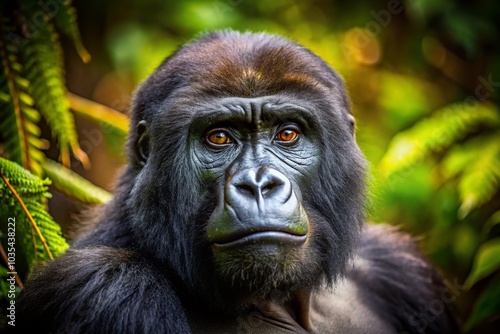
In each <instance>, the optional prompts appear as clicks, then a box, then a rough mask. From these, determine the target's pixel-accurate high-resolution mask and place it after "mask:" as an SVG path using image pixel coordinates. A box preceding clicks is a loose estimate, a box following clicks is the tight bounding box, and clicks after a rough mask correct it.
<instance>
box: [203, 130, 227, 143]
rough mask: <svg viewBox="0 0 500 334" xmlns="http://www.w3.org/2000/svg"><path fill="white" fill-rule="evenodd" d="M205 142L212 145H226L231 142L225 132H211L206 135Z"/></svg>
mask: <svg viewBox="0 0 500 334" xmlns="http://www.w3.org/2000/svg"><path fill="white" fill-rule="evenodd" d="M207 141H208V142H209V143H210V144H213V145H227V144H230V143H232V142H233V140H232V139H231V137H230V136H229V135H228V134H227V132H225V131H222V130H213V131H211V132H209V133H208V135H207Z"/></svg>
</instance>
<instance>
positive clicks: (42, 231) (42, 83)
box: [0, 0, 126, 299]
mask: <svg viewBox="0 0 500 334" xmlns="http://www.w3.org/2000/svg"><path fill="white" fill-rule="evenodd" d="M56 28H57V29H56ZM58 31H62V32H63V33H65V34H67V35H68V37H69V38H70V39H71V40H72V41H73V42H74V44H75V47H76V49H77V51H78V53H79V54H80V56H81V58H82V59H83V60H84V61H88V60H89V59H90V56H89V54H88V53H87V51H86V50H85V48H84V47H83V45H82V43H81V40H80V35H79V31H78V29H77V24H76V15H75V11H74V9H73V8H72V7H71V6H70V1H65V2H60V1H52V2H43V1H36V0H21V1H2V2H0V60H1V64H2V65H1V67H0V110H1V113H0V154H1V156H2V157H0V172H1V173H0V176H1V180H0V204H1V205H0V219H1V221H2V224H0V234H2V235H3V236H4V238H2V245H0V248H5V245H6V241H7V238H5V236H6V235H7V234H8V232H11V231H10V230H8V227H9V226H8V224H7V222H11V221H13V220H15V223H16V224H15V245H14V244H12V245H11V243H12V242H11V241H10V240H9V241H8V244H7V246H9V249H10V248H11V247H12V246H15V255H16V268H15V269H16V270H17V272H18V274H19V275H18V277H16V282H17V284H18V285H19V286H21V285H22V282H21V278H20V277H23V278H24V277H26V275H27V273H28V271H29V268H30V267H31V266H32V265H33V264H34V263H36V262H38V261H43V260H47V259H52V258H54V257H57V256H59V255H61V254H62V253H63V252H64V251H65V250H66V248H67V247H68V244H67V243H66V240H65V239H64V237H63V236H62V232H61V227H60V226H59V225H58V224H57V223H56V222H55V221H54V220H53V219H52V217H51V215H50V214H49V213H48V211H47V198H49V197H50V193H49V192H48V185H49V184H53V185H54V187H55V188H56V189H58V190H60V191H61V192H62V193H63V194H67V195H68V196H71V197H74V198H76V199H78V200H80V201H82V202H85V203H104V202H106V201H108V200H109V198H110V194H109V193H108V192H106V191H104V190H103V189H100V188H98V187H96V186H94V185H92V184H91V183H90V182H88V181H86V180H85V179H83V178H82V177H80V176H79V175H77V174H76V173H74V172H72V171H71V170H70V169H69V165H70V154H71V153H73V155H74V156H75V157H76V158H77V159H78V160H80V161H81V162H82V164H83V165H84V166H88V158H87V155H86V154H85V152H83V150H82V149H81V148H80V146H79V144H78V138H77V132H76V127H75V122H74V118H73V115H72V114H71V111H70V103H69V99H68V92H67V89H66V86H65V80H64V70H63V57H62V49H61V45H60V43H59V34H58ZM88 112H89V113H91V111H88ZM42 118H43V120H44V121H45V122H46V123H47V124H48V126H49V128H50V134H51V138H42V133H41V130H40V122H41V121H42ZM115 118H116V117H115ZM123 123H124V122H123V120H121V124H122V127H124V125H123ZM125 127H126V123H125ZM50 141H52V142H55V143H57V145H58V148H59V159H60V161H61V162H62V165H61V164H59V163H57V162H55V161H52V160H50V159H47V158H46V157H45V153H44V152H43V150H44V149H46V148H48V144H49V142H50ZM3 157H6V158H7V159H8V160H6V159H4V158H3ZM51 180H52V181H53V182H51ZM11 233H12V232H11ZM18 263H19V266H18ZM3 265H4V266H6V265H7V264H6V263H3ZM0 269H1V270H0V274H1V273H2V272H5V269H6V267H1V268H0ZM9 269H10V268H9ZM2 292H3V298H4V299H6V290H5V289H2Z"/></svg>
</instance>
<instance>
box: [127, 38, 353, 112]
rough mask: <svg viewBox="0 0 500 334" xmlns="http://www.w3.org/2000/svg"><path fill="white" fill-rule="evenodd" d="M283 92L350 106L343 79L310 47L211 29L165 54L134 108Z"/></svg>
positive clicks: (152, 108)
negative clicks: (169, 101)
mask: <svg viewBox="0 0 500 334" xmlns="http://www.w3.org/2000/svg"><path fill="white" fill-rule="evenodd" d="M146 87H147V88H146ZM283 92H287V93H288V94H290V95H294V96H296V97H297V98H300V99H303V100H316V101H335V104H337V105H339V107H340V108H339V109H343V110H348V103H347V97H346V94H345V92H344V89H343V83H342V79H341V78H340V77H339V75H338V74H337V73H335V72H334V71H333V70H332V69H331V68H330V67H329V66H328V65H327V64H326V63H325V62H324V61H323V60H321V59H320V58H319V57H317V56H316V55H314V54H313V53H312V52H310V51H309V50H308V49H306V48H304V47H302V46H300V45H298V44H296V43H294V42H292V41H289V40H287V39H284V38H282V37H278V36H273V35H268V34H253V33H239V32H234V31H222V32H213V33H209V34H205V35H202V36H201V37H199V38H198V39H195V40H194V41H192V42H190V43H188V44H186V45H184V46H183V47H182V48H181V49H179V50H178V51H177V52H176V53H175V54H173V55H172V56H170V57H168V58H167V59H166V60H165V61H164V62H163V63H162V64H161V65H160V67H159V68H158V69H157V71H156V72H155V73H154V74H153V75H151V76H150V77H149V78H148V79H147V80H146V81H145V82H144V83H143V84H142V85H141V87H140V88H139V89H138V90H137V92H136V96H135V101H134V103H135V106H136V108H134V109H135V111H136V112H137V113H139V114H141V115H140V116H139V117H138V118H139V119H145V118H148V117H147V115H143V114H148V112H153V113H154V111H157V110H160V109H162V108H160V105H158V103H157V101H162V102H165V100H166V99H167V98H169V97H172V96H173V95H176V96H187V97H194V96H196V99H198V100H200V99H203V98H204V97H214V96H217V97H234V96H238V97H258V96H266V95H274V94H277V93H283ZM151 101H155V102H151ZM191 102H192V103H194V102H195V101H193V99H192V100H191ZM141 116H142V117H141ZM144 116H145V117H144Z"/></svg>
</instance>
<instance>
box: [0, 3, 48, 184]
mask: <svg viewBox="0 0 500 334" xmlns="http://www.w3.org/2000/svg"><path fill="white" fill-rule="evenodd" d="M0 15H1V16H0V58H1V61H2V68H1V73H0V109H1V110H2V113H1V114H0V132H1V133H2V139H3V142H4V148H5V151H6V153H7V155H8V157H9V159H11V160H12V161H15V162H17V163H19V164H20V165H22V166H23V167H25V168H26V169H28V170H29V171H31V172H33V173H34V174H36V175H40V174H41V170H42V169H41V161H42V160H43V157H44V155H43V153H42V152H41V151H40V150H41V149H42V148H43V147H44V144H43V141H42V140H41V139H39V135H40V129H39V128H38V125H37V123H38V121H39V120H40V114H39V112H38V111H37V110H35V109H33V104H34V103H33V99H32V97H31V96H30V94H29V91H28V90H29V82H28V81H27V80H26V79H25V78H24V77H23V76H22V74H21V72H22V66H21V64H20V63H19V62H18V60H17V57H16V52H15V49H14V48H15V46H14V45H13V44H12V43H9V41H8V40H7V39H6V36H8V35H9V34H10V33H12V31H13V28H12V24H11V22H10V20H9V18H7V17H5V16H4V13H0Z"/></svg>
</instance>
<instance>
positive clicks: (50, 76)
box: [0, 0, 88, 175]
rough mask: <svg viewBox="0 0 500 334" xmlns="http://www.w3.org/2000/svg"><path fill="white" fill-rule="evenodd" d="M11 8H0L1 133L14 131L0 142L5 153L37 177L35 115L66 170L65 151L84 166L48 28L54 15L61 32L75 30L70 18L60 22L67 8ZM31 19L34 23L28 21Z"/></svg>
mask: <svg viewBox="0 0 500 334" xmlns="http://www.w3.org/2000/svg"><path fill="white" fill-rule="evenodd" d="M16 4H17V3H16V2H2V4H0V6H1V7H0V24H1V25H0V29H1V30H0V32H1V33H0V56H1V58H2V63H3V66H2V71H0V85H2V86H1V87H0V89H1V91H2V93H1V95H0V107H1V108H2V110H5V112H4V113H3V114H2V129H3V130H7V126H10V130H9V131H10V132H16V133H17V135H15V134H14V135H13V136H5V138H4V140H5V142H6V143H5V147H6V151H7V154H8V156H9V158H10V159H12V160H13V161H16V162H18V163H19V164H21V165H22V166H24V167H25V168H27V169H28V170H30V171H32V172H34V173H35V174H36V175H41V172H42V169H41V161H42V159H43V154H42V153H41V152H40V150H41V149H42V148H43V142H42V141H41V140H40V139H39V135H40V130H39V128H38V126H37V125H36V123H37V122H38V121H39V119H40V113H41V115H43V117H44V118H45V120H46V121H47V122H48V124H49V125H50V126H51V130H52V134H53V136H54V137H56V138H57V141H58V145H59V149H60V159H61V161H62V162H63V164H64V165H65V166H69V163H70V157H69V154H70V151H71V152H73V153H74V154H75V156H76V157H77V158H78V159H79V160H80V161H82V163H83V164H84V165H88V158H87V156H86V154H85V153H84V152H83V151H82V150H81V148H80V146H79V144H78V141H77V135H76V130H75V126H74V121H73V116H72V115H71V113H70V111H69V102H68V100H67V91H66V87H65V84H64V77H63V70H62V68H63V63H62V56H61V50H60V45H59V43H58V34H57V32H56V30H55V29H54V24H53V20H54V17H59V18H60V19H59V21H57V23H58V25H59V26H60V27H62V30H63V31H67V32H71V31H73V30H75V29H76V22H75V21H74V20H73V19H62V18H61V17H62V16H64V15H63V14H64V13H65V12H68V11H70V8H69V4H68V2H66V3H63V4H59V3H57V2H54V4H53V6H54V7H53V8H52V7H47V5H46V4H45V5H44V6H42V5H41V2H36V1H31V0H24V1H20V2H19V7H16ZM9 14H10V15H9ZM12 14H14V15H12ZM56 14H57V15H56ZM68 15H69V14H68ZM11 17H13V19H12V18H11ZM35 18H36V24H35V22H31V21H32V20H35ZM19 22H23V23H24V25H22V24H21V23H19ZM72 37H73V38H77V37H78V35H76V36H75V35H74V34H73V35H72ZM79 43H80V44H81V42H79ZM83 50H84V49H83ZM14 121H15V122H14ZM21 152H23V153H21Z"/></svg>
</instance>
